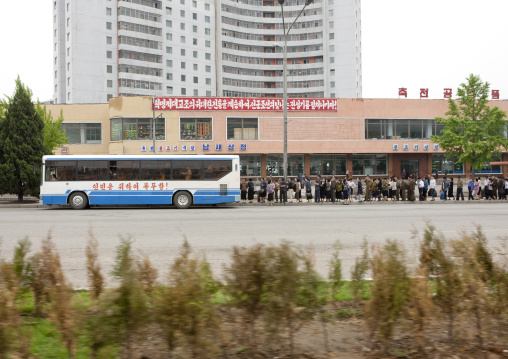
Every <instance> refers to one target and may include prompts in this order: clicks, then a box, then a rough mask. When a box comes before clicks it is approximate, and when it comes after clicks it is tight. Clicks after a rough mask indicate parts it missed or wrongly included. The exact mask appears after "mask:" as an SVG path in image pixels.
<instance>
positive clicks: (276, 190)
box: [273, 180, 279, 203]
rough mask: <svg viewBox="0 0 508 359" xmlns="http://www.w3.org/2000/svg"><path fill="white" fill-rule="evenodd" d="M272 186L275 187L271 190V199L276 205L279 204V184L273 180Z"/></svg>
mask: <svg viewBox="0 0 508 359" xmlns="http://www.w3.org/2000/svg"><path fill="white" fill-rule="evenodd" d="M273 185H274V186H275V188H274V190H273V199H274V201H275V203H277V202H279V182H277V180H274V181H273Z"/></svg>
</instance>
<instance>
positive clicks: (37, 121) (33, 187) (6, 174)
mask: <svg viewBox="0 0 508 359" xmlns="http://www.w3.org/2000/svg"><path fill="white" fill-rule="evenodd" d="M0 112H1V115H0V116H1V117H0V194H5V193H11V194H16V195H17V196H18V200H20V201H21V200H23V196H24V195H26V194H28V195H32V196H38V195H39V183H40V163H41V158H42V156H43V155H44V145H43V135H42V129H43V127H44V123H43V121H42V119H41V117H40V116H39V114H38V113H37V111H36V110H35V106H34V104H33V103H32V92H31V91H30V89H29V88H28V87H25V85H24V84H23V83H21V80H20V79H19V77H18V78H17V80H16V91H15V93H14V96H13V97H12V98H9V100H8V102H5V101H4V102H3V103H2V110H1V111H0Z"/></svg>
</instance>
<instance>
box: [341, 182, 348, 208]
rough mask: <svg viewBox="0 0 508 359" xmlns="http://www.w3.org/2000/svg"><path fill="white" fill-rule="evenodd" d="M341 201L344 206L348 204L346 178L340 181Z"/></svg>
mask: <svg viewBox="0 0 508 359" xmlns="http://www.w3.org/2000/svg"><path fill="white" fill-rule="evenodd" d="M342 199H344V204H349V182H348V180H347V178H344V180H343V181H342Z"/></svg>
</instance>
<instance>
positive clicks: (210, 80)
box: [206, 77, 212, 85]
mask: <svg viewBox="0 0 508 359" xmlns="http://www.w3.org/2000/svg"><path fill="white" fill-rule="evenodd" d="M206 84H207V85H211V84H212V79H211V78H209V77H208V78H207V79H206Z"/></svg>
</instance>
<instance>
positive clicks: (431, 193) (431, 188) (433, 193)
mask: <svg viewBox="0 0 508 359" xmlns="http://www.w3.org/2000/svg"><path fill="white" fill-rule="evenodd" d="M429 196H431V197H432V199H431V201H435V200H436V197H437V192H436V180H435V179H434V177H432V176H431V177H430V183H429Z"/></svg>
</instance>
